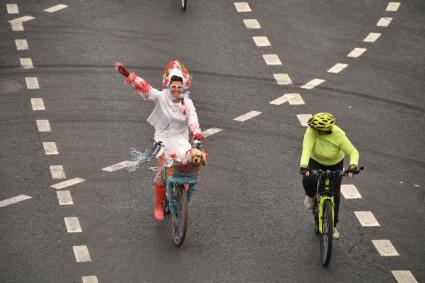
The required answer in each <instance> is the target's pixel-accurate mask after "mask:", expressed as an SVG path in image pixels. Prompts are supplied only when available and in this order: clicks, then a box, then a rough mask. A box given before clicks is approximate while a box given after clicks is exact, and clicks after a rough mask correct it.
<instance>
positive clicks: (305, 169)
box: [299, 166, 310, 177]
mask: <svg viewBox="0 0 425 283" xmlns="http://www.w3.org/2000/svg"><path fill="white" fill-rule="evenodd" d="M299 172H300V174H301V175H303V176H306V177H308V176H310V171H309V170H308V167H306V166H301V167H300V169H299Z"/></svg>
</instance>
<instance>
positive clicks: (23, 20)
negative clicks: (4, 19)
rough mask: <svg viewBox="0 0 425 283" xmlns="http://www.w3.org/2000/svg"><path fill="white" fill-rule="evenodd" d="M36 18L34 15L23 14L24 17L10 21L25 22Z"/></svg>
mask: <svg viewBox="0 0 425 283" xmlns="http://www.w3.org/2000/svg"><path fill="white" fill-rule="evenodd" d="M34 19H35V18H34V17H33V16H23V17H19V18H16V19H13V20H10V21H9V23H23V22H28V21H31V20H34Z"/></svg>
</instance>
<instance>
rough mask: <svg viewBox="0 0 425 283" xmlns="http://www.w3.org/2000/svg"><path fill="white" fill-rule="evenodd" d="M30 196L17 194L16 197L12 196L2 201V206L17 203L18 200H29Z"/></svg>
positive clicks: (0, 203) (0, 202)
mask: <svg viewBox="0 0 425 283" xmlns="http://www.w3.org/2000/svg"><path fill="white" fill-rule="evenodd" d="M30 198H31V197H30V196H27V195H19V196H16V197H11V198H8V199H5V200H2V201H0V207H5V206H8V205H11V204H15V203H18V202H21V201H24V200H27V199H30Z"/></svg>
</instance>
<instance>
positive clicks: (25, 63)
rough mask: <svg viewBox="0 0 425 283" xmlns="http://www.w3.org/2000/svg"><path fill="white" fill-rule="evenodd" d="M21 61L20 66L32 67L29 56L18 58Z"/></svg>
mask: <svg viewBox="0 0 425 283" xmlns="http://www.w3.org/2000/svg"><path fill="white" fill-rule="evenodd" d="M19 61H21V66H22V68H24V69H34V65H33V64H32V60H31V58H19Z"/></svg>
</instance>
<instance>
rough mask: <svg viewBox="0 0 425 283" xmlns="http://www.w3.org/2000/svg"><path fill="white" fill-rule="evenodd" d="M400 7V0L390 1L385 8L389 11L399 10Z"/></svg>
mask: <svg viewBox="0 0 425 283" xmlns="http://www.w3.org/2000/svg"><path fill="white" fill-rule="evenodd" d="M398 8H400V2H389V3H388V5H387V8H386V9H385V10H386V11H387V12H397V10H398Z"/></svg>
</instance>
